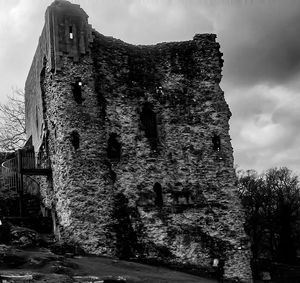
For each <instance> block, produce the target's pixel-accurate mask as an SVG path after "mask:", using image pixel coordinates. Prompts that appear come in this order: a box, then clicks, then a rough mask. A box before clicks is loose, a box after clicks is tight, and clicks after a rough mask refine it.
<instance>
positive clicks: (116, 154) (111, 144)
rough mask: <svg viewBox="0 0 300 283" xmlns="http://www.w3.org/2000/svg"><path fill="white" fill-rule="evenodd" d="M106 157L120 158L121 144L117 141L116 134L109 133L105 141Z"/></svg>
mask: <svg viewBox="0 0 300 283" xmlns="http://www.w3.org/2000/svg"><path fill="white" fill-rule="evenodd" d="M107 157H108V158H109V159H114V160H120V158H121V144H120V142H119V141H118V135H117V134H116V133H111V134H110V135H109V139H108V141H107Z"/></svg>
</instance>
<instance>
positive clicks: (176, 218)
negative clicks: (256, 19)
mask: <svg viewBox="0 0 300 283" xmlns="http://www.w3.org/2000/svg"><path fill="white" fill-rule="evenodd" d="M87 19H88V16H87V14H86V13H85V12H84V11H83V10H82V9H81V8H80V7H79V5H74V4H71V3H69V2H67V1H63V0H61V1H54V2H53V3H52V5H51V6H49V7H48V9H47V11H46V16H45V26H44V28H43V31H42V34H41V36H40V40H39V44H38V47H37V50H36V53H35V56H34V59H33V63H32V66H31V69H30V71H29V74H28V78H27V81H26V87H25V97H26V99H25V102H26V129H27V135H28V139H31V140H32V145H33V147H34V150H35V152H36V153H38V154H43V155H44V156H45V158H50V161H51V167H52V176H51V177H48V178H46V177H41V178H40V184H41V194H42V197H43V202H44V204H45V206H46V207H48V208H49V209H52V212H53V215H55V219H56V222H55V231H56V233H57V234H59V235H60V237H62V238H64V239H66V240H69V241H73V242H75V243H77V244H80V245H81V247H82V248H83V249H84V250H85V251H87V252H90V253H94V254H102V255H113V256H118V257H121V258H132V257H135V258H138V259H147V260H152V261H153V260H155V261H157V262H161V263H165V264H169V265H172V266H181V267H183V268H184V269H185V270H187V269H188V268H192V269H193V270H194V271H198V272H199V273H203V272H213V271H214V266H213V262H214V261H215V262H216V260H219V262H222V261H224V271H225V274H224V277H225V278H227V279H237V280H239V282H252V281H251V269H250V251H249V245H248V240H247V237H246V235H245V232H244V230H243V217H244V216H243V211H242V208H241V204H240V201H239V199H238V196H237V189H236V186H235V181H236V178H235V172H234V169H233V154H232V146H231V143H230V136H229V133H228V132H229V124H228V120H229V118H230V116H231V113H230V110H229V108H228V105H227V104H226V102H225V100H224V94H223V91H222V90H221V88H220V86H219V82H220V80H221V68H222V64H223V60H222V59H221V56H222V53H220V52H219V44H218V43H216V41H215V38H216V36H215V35H214V34H198V35H195V37H194V38H193V40H190V41H185V42H172V43H161V44H157V45H152V46H134V45H131V44H127V43H125V42H122V41H120V40H116V39H114V38H111V37H105V36H103V35H101V34H99V33H98V32H96V31H95V30H93V29H92V28H91V26H90V25H89V24H88V20H87Z"/></svg>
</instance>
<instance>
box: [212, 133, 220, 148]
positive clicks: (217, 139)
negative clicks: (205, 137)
mask: <svg viewBox="0 0 300 283" xmlns="http://www.w3.org/2000/svg"><path fill="white" fill-rule="evenodd" d="M212 144H213V150H216V151H220V150H221V138H220V136H218V135H216V134H214V135H213V137H212Z"/></svg>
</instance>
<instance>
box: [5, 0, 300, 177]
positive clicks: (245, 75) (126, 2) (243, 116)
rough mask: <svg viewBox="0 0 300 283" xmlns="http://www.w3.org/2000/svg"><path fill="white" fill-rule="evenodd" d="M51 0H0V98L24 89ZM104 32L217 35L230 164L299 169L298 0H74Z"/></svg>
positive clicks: (151, 37) (145, 36)
mask: <svg viewBox="0 0 300 283" xmlns="http://www.w3.org/2000/svg"><path fill="white" fill-rule="evenodd" d="M51 2H52V0H9V1H8V0H0V74H1V84H0V99H1V101H5V97H6V95H7V94H10V93H11V92H12V89H13V88H21V89H22V88H24V83H25V80H26V76H27V73H28V70H29V67H30V63H31V61H32V58H33V54H34V52H35V48H36V46H37V42H38V37H39V35H40V33H41V30H42V26H43V22H44V12H45V10H46V7H47V6H48V5H49V4H50V3H51ZM70 2H72V3H76V4H80V5H81V7H82V8H83V9H84V10H85V11H86V12H87V14H88V15H89V22H90V23H91V24H92V25H93V27H94V28H95V29H96V30H97V31H99V32H101V33H102V34H104V35H109V36H113V37H116V38H119V39H122V40H124V41H127V42H129V43H134V44H152V43H157V42H162V41H181V40H189V39H192V37H193V36H194V34H196V33H216V34H217V36H218V38H217V40H218V41H219V42H220V44H221V51H222V52H223V53H224V57H223V59H224V60H225V65H224V68H223V80H222V83H221V86H222V88H223V90H224V91H225V97H226V100H227V102H228V104H229V106H230V108H231V111H232V113H233V116H232V118H231V121H230V125H231V137H232V143H233V147H234V156H235V163H236V164H237V165H238V166H239V167H240V168H243V169H250V168H254V169H256V170H258V171H262V170H265V169H268V168H270V167H273V166H288V167H289V168H290V169H292V170H294V171H295V172H296V173H298V174H300V132H299V126H300V112H299V110H300V1H299V0H284V1H283V0H252V1H251V0H73V1H70Z"/></svg>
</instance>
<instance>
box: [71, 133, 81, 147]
mask: <svg viewBox="0 0 300 283" xmlns="http://www.w3.org/2000/svg"><path fill="white" fill-rule="evenodd" d="M79 141H80V139H79V134H78V132H76V131H73V132H72V133H71V143H72V145H73V147H74V149H78V148H79Z"/></svg>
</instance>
